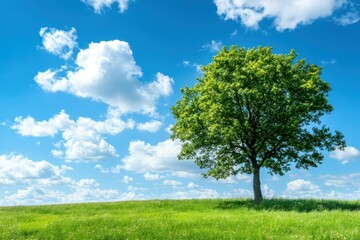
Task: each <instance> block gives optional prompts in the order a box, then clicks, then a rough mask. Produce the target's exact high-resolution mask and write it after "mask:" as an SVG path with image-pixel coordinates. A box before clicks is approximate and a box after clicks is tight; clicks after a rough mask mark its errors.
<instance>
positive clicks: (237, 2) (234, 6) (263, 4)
mask: <svg viewBox="0 0 360 240" xmlns="http://www.w3.org/2000/svg"><path fill="white" fill-rule="evenodd" d="M346 2H347V1H346V0H317V1H313V0H301V1H298V0H285V1H284V0H273V1H268V0H214V3H215V4H216V6H217V14H218V15H219V16H224V19H225V20H235V21H240V22H241V23H242V24H243V25H244V26H246V27H248V28H253V29H258V28H259V23H260V22H261V21H262V20H264V19H272V20H273V21H274V25H275V27H276V29H277V30H278V31H283V30H286V29H295V28H296V27H297V26H298V25H305V24H310V23H312V22H313V21H315V20H317V19H320V18H326V17H329V16H331V15H332V14H333V13H334V11H335V10H337V9H340V8H342V7H343V6H344V5H345V3H346Z"/></svg>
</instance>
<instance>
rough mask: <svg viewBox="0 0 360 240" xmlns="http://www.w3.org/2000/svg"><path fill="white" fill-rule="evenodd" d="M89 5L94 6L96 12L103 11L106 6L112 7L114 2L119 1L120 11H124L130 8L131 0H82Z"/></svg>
mask: <svg viewBox="0 0 360 240" xmlns="http://www.w3.org/2000/svg"><path fill="white" fill-rule="evenodd" d="M81 1H82V2H84V3H86V4H87V5H89V6H91V7H92V8H94V11H95V12H96V13H101V12H102V11H103V10H104V9H105V8H110V7H111V5H112V4H114V3H117V4H118V5H119V11H120V12H124V11H125V10H126V9H128V6H129V3H130V2H131V0H81Z"/></svg>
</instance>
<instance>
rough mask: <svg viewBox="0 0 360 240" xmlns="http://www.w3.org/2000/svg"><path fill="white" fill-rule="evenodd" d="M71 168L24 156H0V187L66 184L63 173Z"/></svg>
mask: <svg viewBox="0 0 360 240" xmlns="http://www.w3.org/2000/svg"><path fill="white" fill-rule="evenodd" d="M67 170H70V168H68V167H66V166H61V167H58V166H54V165H53V164H51V163H49V162H47V161H39V162H35V161H32V160H30V159H28V158H26V157H24V156H22V155H0V185H14V184H30V183H35V182H36V183H41V184H45V185H49V184H50V185H51V184H54V183H58V182H66V181H67V180H68V179H66V178H65V177H64V176H63V173H64V172H66V171H67Z"/></svg>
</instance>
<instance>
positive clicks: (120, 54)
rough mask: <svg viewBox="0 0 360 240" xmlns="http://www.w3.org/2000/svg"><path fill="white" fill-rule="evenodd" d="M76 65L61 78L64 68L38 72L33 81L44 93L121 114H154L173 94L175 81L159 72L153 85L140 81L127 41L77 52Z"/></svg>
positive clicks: (139, 69) (117, 41) (116, 41)
mask: <svg viewBox="0 0 360 240" xmlns="http://www.w3.org/2000/svg"><path fill="white" fill-rule="evenodd" d="M75 64H76V65H77V67H76V68H75V70H74V71H68V72H67V73H66V74H65V76H64V77H60V76H59V75H61V74H62V72H63V69H59V70H50V69H49V70H47V71H45V72H39V73H38V74H37V76H36V77H35V78H34V80H35V81H36V82H37V84H38V85H39V86H40V87H41V88H42V89H44V90H46V91H49V92H58V91H63V92H67V93H71V94H73V95H75V96H78V97H82V98H91V99H93V100H95V101H100V102H103V103H106V104H108V105H110V106H113V107H116V108H118V110H119V111H120V112H121V113H130V112H141V113H154V112H155V110H156V107H155V103H156V101H157V100H158V98H159V97H161V96H169V95H170V94H171V93H172V84H173V83H174V80H173V79H172V78H170V77H169V76H166V75H164V74H162V73H157V74H156V77H155V80H154V81H152V82H148V83H142V82H140V81H139V78H140V77H141V76H142V71H141V68H140V67H139V66H138V65H136V62H135V60H134V58H133V54H132V51H131V49H130V46H129V44H128V43H127V42H123V41H119V40H114V41H102V42H100V43H91V44H90V45H89V48H88V49H85V50H80V52H79V54H78V55H77V58H76V61H75Z"/></svg>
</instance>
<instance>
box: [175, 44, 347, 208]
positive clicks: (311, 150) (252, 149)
mask: <svg viewBox="0 0 360 240" xmlns="http://www.w3.org/2000/svg"><path fill="white" fill-rule="evenodd" d="M296 58H297V54H296V53H295V51H294V50H292V51H290V53H288V54H285V55H283V54H274V53H272V48H271V47H258V48H252V49H248V50H246V49H244V48H238V47H236V46H232V47H231V48H229V49H228V48H225V47H224V48H223V49H222V50H221V51H219V53H218V54H217V55H216V56H215V57H214V58H213V61H212V62H211V63H210V64H208V65H207V66H203V67H202V72H203V76H202V77H200V78H198V79H197V83H196V84H195V85H194V86H193V87H187V86H185V87H184V88H183V89H181V92H182V99H181V100H179V101H178V102H177V103H176V105H174V106H173V107H172V112H173V115H174V117H175V118H176V123H175V124H174V126H173V127H172V135H171V138H172V139H180V140H181V142H182V149H181V152H180V154H179V156H178V158H179V159H180V160H181V159H190V160H194V161H195V163H196V164H197V165H198V166H199V167H200V168H202V169H205V170H206V171H207V172H206V173H204V174H203V175H204V177H209V176H212V177H214V178H215V179H223V178H227V177H229V176H230V175H236V174H239V173H246V174H253V190H254V201H255V203H259V202H261V200H262V199H263V197H262V193H261V184H260V169H261V168H266V169H267V170H268V171H269V173H270V174H278V175H283V174H284V172H287V171H289V170H290V168H291V166H295V167H296V168H304V169H308V168H309V167H317V166H318V164H321V163H322V161H323V158H324V156H323V154H322V151H324V150H327V151H333V150H335V149H336V148H339V149H343V148H344V147H345V141H344V138H343V135H342V134H341V133H340V132H338V131H335V132H332V131H331V130H330V129H329V128H328V127H326V126H325V125H323V124H322V122H321V119H320V118H321V117H322V116H323V115H324V114H326V113H330V112H331V111H332V110H333V107H332V106H331V105H330V104H329V102H328V99H327V97H328V92H329V91H330V90H331V87H330V84H329V83H327V82H325V81H323V80H322V79H321V78H320V75H321V67H318V66H316V65H311V64H309V63H307V62H306V61H305V60H304V59H301V60H297V61H295V59H296Z"/></svg>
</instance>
